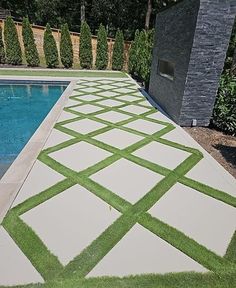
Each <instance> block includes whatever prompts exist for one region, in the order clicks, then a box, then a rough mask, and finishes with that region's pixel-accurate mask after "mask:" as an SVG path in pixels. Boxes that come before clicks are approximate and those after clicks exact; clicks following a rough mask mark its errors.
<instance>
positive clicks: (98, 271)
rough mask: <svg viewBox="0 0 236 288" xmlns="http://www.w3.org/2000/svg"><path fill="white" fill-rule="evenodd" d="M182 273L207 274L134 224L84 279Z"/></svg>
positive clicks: (189, 259)
mask: <svg viewBox="0 0 236 288" xmlns="http://www.w3.org/2000/svg"><path fill="white" fill-rule="evenodd" d="M183 271H196V272H206V271H207V270H206V269H205V268H204V267H202V266H201V265H200V264H198V263H197V262H195V261H194V260H192V259H191V258H189V257H188V256H186V255H185V254H183V253H182V252H180V251H179V250H177V249H176V248H174V247H173V246H171V245H169V244H168V243H167V242H165V241H163V240H162V239H160V238H159V237H157V236H156V235H154V234H153V233H151V232H150V231H148V230H146V229H145V228H143V227H141V226H140V225H139V224H136V225H135V226H134V227H133V228H132V229H131V230H130V231H129V232H128V233H127V234H126V235H125V236H124V237H123V238H122V239H121V241H120V242H119V243H118V244H117V245H116V246H114V247H113V249H112V250H111V251H110V252H109V253H108V254H107V255H106V256H105V257H104V258H103V259H102V260H101V262H99V263H98V264H97V266H95V268H94V269H93V270H92V271H91V272H90V273H89V274H88V275H87V278H88V277H99V276H105V275H106V276H120V277H121V276H128V275H136V274H144V273H160V274H163V273H169V272H183Z"/></svg>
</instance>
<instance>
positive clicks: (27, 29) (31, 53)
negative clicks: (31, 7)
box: [22, 18, 40, 67]
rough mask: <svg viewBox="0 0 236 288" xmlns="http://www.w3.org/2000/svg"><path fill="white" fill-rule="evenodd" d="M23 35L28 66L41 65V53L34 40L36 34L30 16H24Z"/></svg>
mask: <svg viewBox="0 0 236 288" xmlns="http://www.w3.org/2000/svg"><path fill="white" fill-rule="evenodd" d="M22 37H23V42H24V47H25V58H26V62H27V64H28V66H31V67H36V66H39V63H40V60H39V54H38V50H37V47H36V44H35V40H34V34H33V31H32V28H31V25H30V23H29V19H28V18H23V23H22Z"/></svg>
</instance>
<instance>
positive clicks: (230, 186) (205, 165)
mask: <svg viewBox="0 0 236 288" xmlns="http://www.w3.org/2000/svg"><path fill="white" fill-rule="evenodd" d="M206 171H207V173H206ZM186 176H187V177H189V178H191V179H194V180H196V181H199V182H201V183H204V184H206V185H208V186H211V187H213V188H215V189H218V190H222V191H225V192H226V193H228V194H230V195H232V196H234V197H236V186H235V185H236V183H235V184H234V178H233V176H232V175H230V174H229V173H227V172H226V171H224V168H223V167H221V166H220V165H219V164H218V163H214V162H213V163H212V161H211V160H210V159H206V158H203V159H202V160H201V161H200V162H199V163H198V164H197V165H196V166H194V167H193V168H192V169H191V170H190V171H189V172H188V173H187V174H186Z"/></svg>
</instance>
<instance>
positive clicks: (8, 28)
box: [4, 17, 22, 65]
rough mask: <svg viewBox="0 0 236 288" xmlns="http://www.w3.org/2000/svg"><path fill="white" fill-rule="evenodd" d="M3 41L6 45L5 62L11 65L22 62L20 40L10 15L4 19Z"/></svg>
mask: <svg viewBox="0 0 236 288" xmlns="http://www.w3.org/2000/svg"><path fill="white" fill-rule="evenodd" d="M4 41H5V45H6V62H7V63H8V64H12V65H20V64H22V52H21V48H20V42H19V39H18V34H17V31H16V26H15V23H14V21H13V19H12V18H11V17H7V18H6V21H5V25H4Z"/></svg>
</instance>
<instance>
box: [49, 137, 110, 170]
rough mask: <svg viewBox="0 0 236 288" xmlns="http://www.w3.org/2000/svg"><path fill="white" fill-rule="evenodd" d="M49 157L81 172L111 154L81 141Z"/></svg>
mask: <svg viewBox="0 0 236 288" xmlns="http://www.w3.org/2000/svg"><path fill="white" fill-rule="evenodd" d="M49 155H50V157H52V158H53V159H55V160H56V161H58V162H59V163H61V164H62V165H64V166H66V167H68V168H70V169H73V170H75V171H81V170H84V169H86V168H88V167H89V166H92V165H94V164H96V163H97V162H100V161H102V160H104V159H105V158H107V157H109V156H110V155H111V153H109V152H107V151H105V150H103V149H101V148H98V147H96V146H94V145H91V144H89V143H86V142H83V141H82V142H79V143H76V144H73V145H71V146H68V147H66V148H64V149H62V150H58V151H56V152H53V153H51V154H49Z"/></svg>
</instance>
